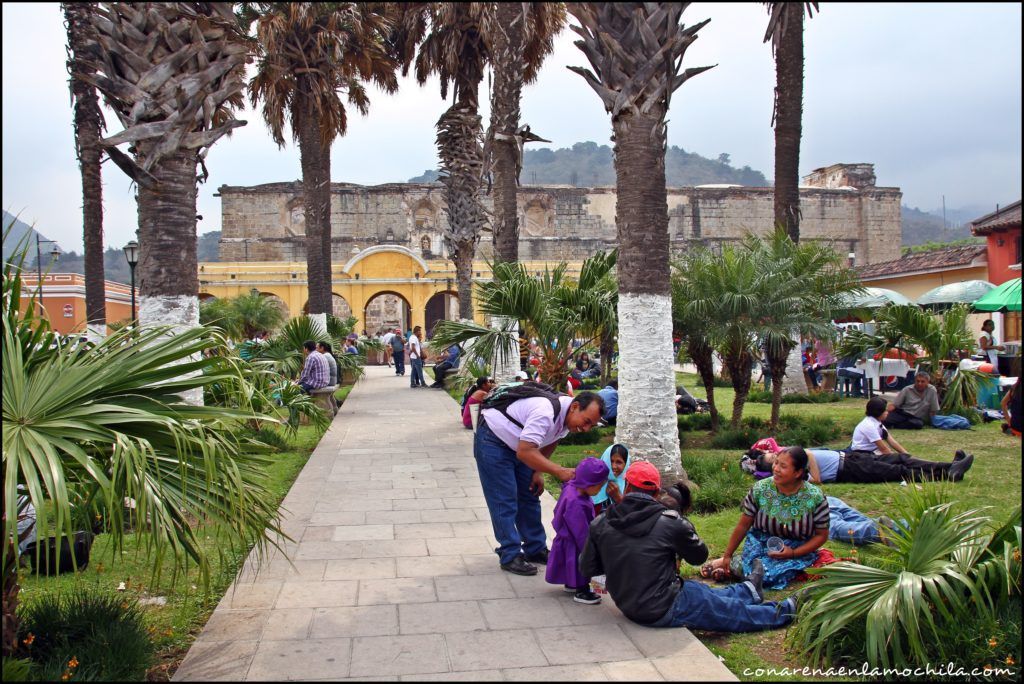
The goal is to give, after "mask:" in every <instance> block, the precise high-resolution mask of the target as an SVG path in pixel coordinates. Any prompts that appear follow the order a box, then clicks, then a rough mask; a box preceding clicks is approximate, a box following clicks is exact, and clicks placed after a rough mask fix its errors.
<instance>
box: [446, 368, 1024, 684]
mask: <svg viewBox="0 0 1024 684" xmlns="http://www.w3.org/2000/svg"><path fill="white" fill-rule="evenodd" d="M677 381H678V382H679V383H682V384H683V385H685V386H686V388H687V389H688V390H690V392H691V393H692V394H693V395H694V396H696V397H699V398H701V399H704V398H706V396H705V392H704V389H703V387H702V386H701V385H700V384H699V382H698V379H697V376H696V375H691V374H684V373H678V374H677ZM733 396H734V393H733V390H732V389H731V388H723V387H716V388H715V401H716V404H717V405H718V408H719V410H720V412H721V413H722V414H723V415H724V416H726V417H728V416H730V415H731V413H732V400H733ZM453 398H456V399H460V398H461V395H459V397H454V395H453ZM864 403H865V400H863V399H845V400H843V401H841V402H837V403H831V404H783V406H782V415H788V414H794V415H800V416H807V417H823V418H829V419H831V420H834V421H836V422H837V423H838V424H840V425H841V426H843V427H844V429H845V432H844V435H843V437H841V438H839V439H836V440H835V441H833V442H831V443H829V444H825V445H820V444H805V445H802V446H806V447H811V446H830V447H835V448H842V447H845V446H847V445H848V444H849V441H850V435H851V434H852V432H853V428H854V426H856V424H857V423H858V422H859V421H860V420H861V418H862V417H863V416H864ZM770 414H771V405H770V404H754V403H748V404H747V405H746V407H745V410H744V414H743V415H744V416H756V417H759V418H765V419H767V418H769V417H770ZM726 420H727V418H726ZM897 435H898V437H897V439H899V441H900V443H901V444H903V445H904V446H905V447H906V448H907V450H908V451H909V452H910V453H912V454H913V455H915V456H918V457H920V458H925V459H929V460H936V461H949V460H952V458H953V452H954V451H955V450H956V449H957V448H962V449H964V450H966V451H968V452H970V453H973V454H974V455H975V459H976V460H975V462H974V467H973V468H972V469H971V470H970V472H969V473H968V474H967V476H966V478H965V479H964V481H963V482H960V483H957V484H955V485H946V486H947V487H952V491H953V492H955V494H956V495H957V496H958V497H959V500H960V501H961V502H962V503H963V504H964V505H966V506H970V507H989V513H991V514H993V515H994V516H995V517H996V518H998V517H999V516H1000V515H1005V514H1007V513H1008V512H1009V511H1010V510H1011V509H1012V508H1013V507H1014V506H1016V505H1019V504H1020V502H1021V455H1020V454H1021V451H1020V446H1021V445H1020V441H1019V440H1011V439H1010V438H1008V437H1006V436H1004V435H1003V434H1002V433H1001V432H1000V430H999V426H998V424H996V423H989V424H987V425H978V426H975V428H974V429H973V430H970V431H961V432H950V431H942V430H933V429H926V430H918V431H913V430H910V431H906V430H901V431H899V432H898V433H897ZM764 436H768V435H764ZM613 439H614V431H613V428H605V429H603V430H602V436H601V439H600V441H599V442H598V443H597V444H590V445H562V446H559V447H558V449H557V450H556V451H555V453H554V456H553V459H554V460H555V461H557V462H558V463H560V464H562V465H565V466H574V465H576V463H578V462H579V461H580V460H581V459H583V458H585V457H587V456H597V457H599V456H600V455H601V453H602V452H603V451H604V449H605V448H606V447H607V446H608V445H610V444H611V443H612V440H613ZM708 440H709V436H708V434H707V433H700V432H689V433H686V438H685V441H684V445H683V450H682V459H683V466H684V467H687V464H688V463H691V464H692V463H693V460H694V459H700V458H705V457H719V458H720V459H721V458H725V459H730V460H731V461H732V462H734V463H736V464H737V466H738V463H739V458H740V456H741V450H739V449H735V450H730V449H725V450H723V449H710V448H707V447H706V446H704V445H705V444H707V442H708ZM637 455H639V456H642V455H643V454H637ZM691 467H692V466H691ZM750 482H751V484H753V479H751V480H750ZM920 486H922V487H930V486H941V485H932V484H929V483H924V484H922V485H920ZM547 488H548V491H549V492H551V493H552V494H553V495H554V496H558V495H559V493H560V485H559V484H558V483H557V481H555V480H554V479H553V478H551V477H548V478H547ZM825 489H826V492H827V493H828V494H829V495H831V496H837V497H839V498H841V499H843V500H844V501H846V502H847V503H848V504H850V505H851V506H853V507H854V508H857V509H858V510H860V511H861V512H863V513H865V514H867V515H870V516H873V517H874V516H878V515H881V514H883V513H885V512H887V510H888V509H889V507H890V503H891V501H892V497H893V495H894V493H896V492H897V491H898V490H899V487H898V486H896V485H891V484H879V485H841V484H830V485H826V486H825ZM696 496H697V497H699V496H700V494H699V492H698V493H697V494H696ZM738 515H739V513H738V507H734V508H727V509H725V510H722V511H719V512H716V513H710V514H707V515H691V516H690V519H691V521H692V522H693V524H694V525H695V527H696V528H697V532H698V533H699V534H700V536H701V538H702V539H704V541H705V543H706V544H707V545H708V548H709V550H710V551H711V554H712V557H715V556H718V555H721V553H722V552H723V551H724V549H725V545H726V543H728V540H729V535H730V533H731V532H732V529H733V527H734V526H735V524H736V522H737V519H738ZM826 548H829V549H831V550H832V551H833V553H835V554H836V556H840V557H843V556H850V555H851V553H852V550H853V548H854V547H852V546H850V545H848V544H844V543H838V542H829V543H828V544H826ZM880 553H882V550H881V548H880V547H871V546H869V547H862V548H860V549H858V551H857V555H858V556H859V557H861V558H870V557H871V556H873V555H877V554H880ZM682 572H683V575H684V576H693V575H695V574H696V573H697V568H693V567H688V566H685V565H684V568H683V570H682ZM788 593H790V591H778V592H768V597H769V599H778V598H781V597H783V596H785V595H786V594H788ZM785 635H786V631H785V630H775V631H771V632H760V633H754V634H717V633H709V632H697V636H698V637H699V638H700V639H701V641H703V642H704V643H705V644H706V645H707V646H708V647H709V648H710V649H711V650H712V651H713V652H714V653H715V654H717V655H720V656H722V657H723V658H724V659H725V664H726V665H727V666H728V667H729V669H730V670H732V672H733V673H735V674H736V675H737V676H738V677H739V678H740V679H744V680H754V679H757V678H756V677H753V676H748V675H744V674H743V670H744V669H745V668H752V669H754V668H758V667H771V666H775V667H782V666H799V665H801V664H802V663H800V662H798V661H797V660H796V658H795V657H794V656H793V655H791V654H789V653H787V651H786V649H785V645H784V643H783V641H784V638H785ZM764 679H768V678H767V677H765V678H764Z"/></svg>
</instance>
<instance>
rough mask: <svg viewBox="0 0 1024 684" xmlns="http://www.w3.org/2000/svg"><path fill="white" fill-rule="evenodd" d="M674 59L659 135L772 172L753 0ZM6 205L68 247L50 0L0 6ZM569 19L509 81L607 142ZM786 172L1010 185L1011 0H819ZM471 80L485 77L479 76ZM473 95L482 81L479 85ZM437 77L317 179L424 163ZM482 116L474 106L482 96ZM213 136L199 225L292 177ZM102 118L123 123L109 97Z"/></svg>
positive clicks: (1017, 75)
mask: <svg viewBox="0 0 1024 684" xmlns="http://www.w3.org/2000/svg"><path fill="white" fill-rule="evenodd" d="M709 17H710V18H711V23H710V24H708V25H707V26H706V27H704V28H703V29H702V31H701V33H700V37H699V39H698V40H697V42H696V43H694V45H693V46H692V47H691V48H690V49H689V51H688V52H687V53H686V58H685V60H684V66H699V65H706V64H716V65H717V66H716V67H715V68H714V69H712V70H711V71H708V72H706V73H704V74H701V75H700V76H697V77H696V78H694V79H692V80H690V81H688V82H687V83H685V84H684V85H683V86H682V87H681V88H680V89H679V90H678V91H677V92H676V94H675V96H674V98H673V100H672V109H671V111H670V113H669V120H670V123H669V128H668V130H669V144H672V145H678V146H680V147H683V148H685V149H687V150H690V151H694V152H698V153H700V154H702V155H704V156H708V157H716V156H718V155H719V154H720V153H722V152H727V153H729V154H730V155H731V157H732V163H733V164H734V165H736V166H743V165H749V166H751V167H753V168H755V169H758V170H760V171H763V172H764V173H765V175H766V176H767V177H769V178H771V175H772V130H771V128H770V120H771V106H772V87H773V83H774V69H773V63H772V60H771V51H770V48H769V47H768V46H766V45H763V44H762V43H761V38H762V37H763V34H764V26H765V21H766V14H765V11H764V9H763V7H762V6H761V4H760V3H744V4H731V5H730V4H710V3H708V4H706V3H694V4H693V5H692V6H691V7H690V8H688V9H687V11H686V14H685V15H684V20H685V22H686V23H688V24H691V23H695V22H698V21H701V20H703V19H706V18H709ZM2 30H3V96H4V97H3V207H4V209H6V210H7V211H10V212H11V213H15V214H19V213H20V216H21V219H22V220H24V221H26V222H27V223H30V224H35V226H36V228H37V229H38V230H40V232H42V233H44V234H45V235H47V236H49V237H51V238H54V239H57V240H58V241H59V242H60V243H61V245H62V246H63V247H64V248H65V249H74V250H76V251H79V252H80V251H81V249H82V240H81V210H80V206H81V199H80V196H81V186H80V180H79V176H78V169H77V164H76V162H75V158H74V149H73V141H72V130H71V113H72V112H71V108H70V104H69V98H68V90H67V74H66V71H65V67H64V60H65V51H64V39H65V34H64V27H63V21H62V15H61V12H60V9H59V5H57V4H55V3H54V4H44V3H31V4H11V3H4V4H3V29H2ZM574 35H575V34H573V33H572V32H570V31H568V30H566V31H565V32H564V33H563V34H562V35H561V36H560V38H559V41H558V45H557V48H556V50H555V52H554V54H553V55H552V56H551V57H549V59H548V61H547V62H546V64H545V66H544V69H543V71H542V72H541V75H540V78H539V79H538V81H537V83H535V84H534V85H532V86H530V87H529V88H527V90H526V91H525V93H524V97H523V106H522V110H523V121H524V122H526V123H529V124H531V125H532V127H533V130H534V131H536V132H538V133H540V134H541V135H543V136H544V137H545V138H549V139H551V140H552V141H553V145H554V146H555V147H568V146H571V145H572V144H573V143H576V142H580V141H584V140H594V141H596V142H598V143H600V144H607V143H608V140H609V136H610V132H611V128H610V123H609V120H608V117H607V115H606V114H605V113H604V111H603V109H602V107H601V105H600V103H599V100H598V98H597V96H596V95H595V94H594V93H593V92H592V91H591V90H590V89H589V88H588V87H587V86H586V85H585V83H584V82H583V79H582V78H580V77H579V76H577V75H575V74H573V73H571V72H570V71H568V70H567V69H566V68H565V67H566V65H583V64H585V61H584V59H583V56H582V53H581V52H580V51H579V50H578V49H576V48H575V47H574V46H573V44H572V40H573V38H574ZM805 45H806V48H805V49H806V85H805V92H804V137H803V148H802V153H801V160H800V162H801V163H800V167H801V168H800V170H801V173H802V174H803V173H807V172H808V171H810V170H812V169H814V168H817V167H820V166H825V165H828V164H832V163H836V162H872V163H874V164H875V171H876V173H877V175H878V183H879V185H886V186H898V187H900V188H902V189H903V193H904V203H906V204H908V205H910V206H918V207H920V208H922V209H925V210H928V209H934V208H937V207H939V206H941V203H942V196H943V195H945V198H946V204H947V206H949V207H959V206H964V205H974V204H976V205H982V206H985V207H991V208H992V209H994V208H995V205H996V204H1001V205H1005V204H1008V203H1010V202H1013V201H1015V200H1018V199H1020V192H1021V191H1020V188H1021V6H1020V5H1019V4H975V3H971V4H969V5H968V4H966V3H956V4H861V3H848V4H832V3H822V4H821V12H820V14H818V15H816V16H815V17H814V18H813V19H812V20H811V21H810V22H808V23H807V25H806V29H805ZM485 87H486V81H485ZM481 99H482V100H486V99H487V98H486V96H485V95H483V94H482V96H481ZM446 106H447V105H446V103H445V102H444V101H443V100H441V97H440V93H439V89H438V87H437V84H436V83H430V84H428V85H427V86H425V87H422V88H421V87H419V86H417V85H416V84H415V82H413V81H412V80H411V79H407V80H405V81H403V82H402V84H401V88H400V91H399V93H398V94H397V95H395V96H385V95H383V94H379V93H378V94H377V95H376V96H375V97H373V98H372V105H371V111H370V115H369V116H368V117H366V118H362V117H359V116H358V115H353V116H352V117H351V118H350V124H349V132H348V135H347V136H346V137H345V138H343V139H341V140H339V141H337V142H336V143H335V144H334V147H333V157H332V168H331V173H332V179H333V180H334V181H336V182H337V181H346V182H354V183H363V184H376V183H385V182H396V181H405V180H407V179H408V178H410V177H412V176H415V175H418V174H420V173H422V172H423V171H424V170H425V169H429V168H435V166H436V162H437V155H436V151H435V148H434V135H435V131H434V123H435V122H436V121H437V118H438V117H439V116H440V115H441V113H442V112H443V111H444V109H445V108H446ZM482 114H483V115H484V117H485V118H484V121H485V124H486V121H487V117H488V115H489V114H488V111H487V107H486V104H484V111H483V112H482ZM239 118H242V119H246V120H248V122H249V124H248V125H247V126H245V127H244V128H241V129H238V130H236V132H235V134H234V135H233V136H232V137H231V138H230V139H222V140H221V141H220V142H218V143H217V144H216V145H215V146H214V148H213V150H212V151H211V152H210V154H209V157H208V160H207V166H208V168H209V170H210V174H211V175H210V179H209V181H208V182H207V183H206V185H204V186H201V187H200V190H199V213H200V214H202V215H203V217H204V218H203V220H202V221H200V222H199V232H200V233H203V232H207V231H210V230H219V229H220V201H219V200H218V199H217V198H216V197H214V196H213V194H214V193H215V192H216V188H217V187H218V186H220V185H223V184H227V185H255V184H259V183H268V182H274V181H287V180H293V179H297V178H299V176H300V170H299V154H298V150H297V149H296V148H295V147H294V146H292V145H289V146H288V147H286V148H285V149H283V150H279V149H278V148H277V147H276V146H275V145H274V144H273V142H271V140H270V137H269V135H268V134H267V132H266V127H265V125H264V124H263V123H262V121H261V120H260V118H259V116H258V114H257V113H255V112H253V111H246V112H244V113H242V114H241V115H240V116H239ZM107 123H108V126H109V132H111V133H113V132H116V131H118V130H120V126H119V123H118V121H117V119H116V118H115V117H114V116H113V115H112V114H110V113H109V112H108V114H107ZM104 173H105V177H104V186H105V187H104V205H105V231H106V238H105V240H106V243H107V244H108V245H110V246H115V247H118V246H121V245H123V244H124V243H125V242H127V241H128V240H130V239H131V238H132V237H133V236H134V231H135V228H136V213H135V211H136V210H135V201H134V199H133V193H132V188H131V187H130V186H129V183H128V181H127V179H126V178H125V176H124V175H123V174H122V173H121V172H120V171H119V170H118V169H117V168H116V167H114V166H113V165H111V164H106V165H104Z"/></svg>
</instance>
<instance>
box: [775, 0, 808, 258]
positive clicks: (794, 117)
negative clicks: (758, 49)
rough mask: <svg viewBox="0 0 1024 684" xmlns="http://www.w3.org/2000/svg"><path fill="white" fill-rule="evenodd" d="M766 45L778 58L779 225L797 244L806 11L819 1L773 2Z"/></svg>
mask: <svg viewBox="0 0 1024 684" xmlns="http://www.w3.org/2000/svg"><path fill="white" fill-rule="evenodd" d="M765 4H766V5H767V7H768V14H769V19H768V29H767V31H765V34H764V42H768V41H769V40H771V41H772V55H773V56H774V57H775V106H774V108H773V109H772V124H773V125H774V126H775V195H774V198H775V199H774V204H775V225H777V226H778V225H781V226H783V227H784V228H785V229H786V233H787V234H788V235H789V236H790V237H791V238H792V239H793V242H799V241H800V136H801V134H802V129H803V112H804V110H803V106H804V105H803V99H804V8H805V7H806V11H807V15H808V16H811V15H812V14H813V12H814V10H816V9H818V3H816V2H769V3H765Z"/></svg>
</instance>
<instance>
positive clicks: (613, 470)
mask: <svg viewBox="0 0 1024 684" xmlns="http://www.w3.org/2000/svg"><path fill="white" fill-rule="evenodd" d="M601 460H602V461H604V464H605V465H606V466H608V482H607V483H606V484H605V486H603V487H601V491H599V492H598V493H597V494H596V495H594V496H592V497H591V500H592V501H593V502H594V511H595V515H601V513H603V512H604V511H605V510H607V509H608V508H610V507H611V506H614V505H615V504H617V503H619V502H620V501H622V493H623V492H624V491H625V490H626V471H627V470H629V464H630V463H632V461H633V459H632V457H631V456H630V455H629V449H627V448H626V447H625V446H624V445H622V444H612V445H611V446H610V447H608V448H607V449H605V450H604V453H603V454H601Z"/></svg>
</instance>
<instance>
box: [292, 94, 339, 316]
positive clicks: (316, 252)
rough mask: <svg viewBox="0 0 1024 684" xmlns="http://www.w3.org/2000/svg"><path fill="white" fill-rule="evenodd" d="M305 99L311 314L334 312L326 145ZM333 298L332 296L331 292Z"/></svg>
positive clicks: (303, 158)
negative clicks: (328, 273) (327, 275)
mask: <svg viewBox="0 0 1024 684" xmlns="http://www.w3.org/2000/svg"><path fill="white" fill-rule="evenodd" d="M301 100H302V98H301V97H299V98H296V102H295V107H296V108H299V111H298V112H297V113H296V118H297V120H298V121H299V122H300V123H299V157H300V164H301V166H302V199H303V208H304V210H305V212H306V283H307V287H308V289H309V304H308V307H309V313H310V314H326V313H330V310H331V309H330V305H329V304H330V302H325V299H326V297H325V296H324V294H325V293H324V282H325V279H324V254H323V237H322V235H321V233H322V231H323V225H324V224H323V218H322V217H321V212H322V210H323V200H322V198H321V192H322V187H323V183H324V179H323V177H322V176H323V161H322V157H323V145H322V144H321V141H320V130H319V126H318V125H317V124H318V122H317V120H316V116H315V115H314V113H313V112H314V109H313V108H312V107H310V106H305V104H306V103H303V102H301ZM328 296H329V293H328Z"/></svg>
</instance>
